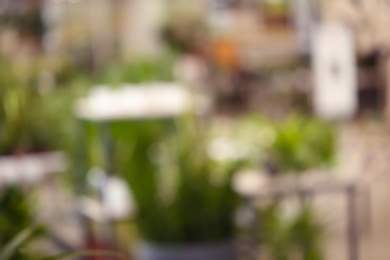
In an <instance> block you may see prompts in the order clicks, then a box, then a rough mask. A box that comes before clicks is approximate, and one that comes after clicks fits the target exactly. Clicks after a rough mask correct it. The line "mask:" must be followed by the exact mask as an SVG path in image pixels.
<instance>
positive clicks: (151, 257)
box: [136, 242, 236, 260]
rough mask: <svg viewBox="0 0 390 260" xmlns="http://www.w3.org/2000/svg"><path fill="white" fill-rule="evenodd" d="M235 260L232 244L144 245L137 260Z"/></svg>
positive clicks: (141, 246)
mask: <svg viewBox="0 0 390 260" xmlns="http://www.w3.org/2000/svg"><path fill="white" fill-rule="evenodd" d="M219 259H220V260H234V259H236V257H235V247H234V245H233V243H232V242H221V243H210V244H193V245H177V246H175V245H173V246H161V245H154V244H153V245H152V244H148V243H143V244H141V245H140V248H139V251H138V255H137V258H136V260H219Z"/></svg>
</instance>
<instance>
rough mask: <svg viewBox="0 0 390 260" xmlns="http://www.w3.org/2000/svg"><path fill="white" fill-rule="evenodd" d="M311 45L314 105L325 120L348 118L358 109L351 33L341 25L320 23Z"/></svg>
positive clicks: (353, 47) (353, 46)
mask: <svg viewBox="0 0 390 260" xmlns="http://www.w3.org/2000/svg"><path fill="white" fill-rule="evenodd" d="M313 43H314V45H313V71H314V83H315V86H314V106H315V111H316V113H317V115H319V116H320V117H322V118H325V119H349V118H351V117H353V116H354V115H355V113H356V111H357V108H358V98H357V68H356V67H357V65H356V58H355V57H356V56H355V45H354V41H353V37H352V34H351V32H350V30H348V28H347V27H345V26H343V25H342V24H324V25H321V26H320V27H319V28H318V29H317V30H316V32H315V35H314V42H313Z"/></svg>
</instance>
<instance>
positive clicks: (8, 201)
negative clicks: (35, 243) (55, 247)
mask: <svg viewBox="0 0 390 260" xmlns="http://www.w3.org/2000/svg"><path fill="white" fill-rule="evenodd" d="M1 192H2V193H1V195H0V230H1V232H0V233H1V236H0V248H3V247H7V246H6V245H8V243H9V241H12V239H13V238H14V237H16V236H17V235H18V233H19V232H20V230H23V229H26V228H28V227H29V226H30V225H31V223H32V212H31V209H30V206H29V203H30V201H29V200H28V198H27V196H26V195H25V194H24V193H23V191H22V190H20V189H19V188H17V187H7V188H5V189H4V190H2V191H1ZM26 232H27V233H28V234H24V235H23V237H25V238H24V239H22V240H23V242H24V240H32V239H35V238H37V237H38V236H39V235H40V234H41V233H42V232H43V228H42V227H41V226H37V227H34V232H33V234H30V231H26ZM18 241H19V240H18ZM15 243H16V244H15ZM15 243H13V244H10V247H11V248H10V249H9V250H4V251H2V253H1V254H0V259H1V260H2V259H3V257H5V256H8V257H7V258H4V259H10V260H33V259H36V258H34V257H36V255H35V254H32V253H31V252H30V255H26V254H25V253H24V247H23V246H24V243H22V241H20V242H15ZM11 255H12V257H11Z"/></svg>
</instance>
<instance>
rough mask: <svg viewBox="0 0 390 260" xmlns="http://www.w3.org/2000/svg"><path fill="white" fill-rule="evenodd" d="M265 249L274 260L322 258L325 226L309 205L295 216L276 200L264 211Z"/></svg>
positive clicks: (261, 232) (261, 223)
mask: <svg viewBox="0 0 390 260" xmlns="http://www.w3.org/2000/svg"><path fill="white" fill-rule="evenodd" d="M260 234H261V237H260V241H261V250H262V251H263V252H264V251H265V252H266V254H267V256H268V257H269V258H267V259H270V260H322V259H323V254H322V248H321V245H322V239H323V236H324V230H323V227H322V226H321V225H320V224H318V223H317V220H316V218H315V215H314V212H313V211H312V209H311V208H309V207H303V208H302V209H301V211H300V212H299V213H298V214H297V215H296V216H294V217H293V218H291V219H286V218H284V217H283V214H282V212H281V208H280V206H279V205H278V204H274V205H272V206H270V207H268V208H266V209H263V210H262V211H261V214H260Z"/></svg>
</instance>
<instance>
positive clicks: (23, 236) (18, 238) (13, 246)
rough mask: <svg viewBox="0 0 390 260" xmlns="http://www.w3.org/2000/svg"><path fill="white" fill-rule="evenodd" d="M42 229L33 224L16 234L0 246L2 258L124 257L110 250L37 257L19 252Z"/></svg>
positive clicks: (38, 259)
mask: <svg viewBox="0 0 390 260" xmlns="http://www.w3.org/2000/svg"><path fill="white" fill-rule="evenodd" d="M40 230H41V226H40V225H33V226H29V227H27V228H25V229H23V230H22V231H21V232H19V233H18V234H17V235H15V237H13V238H12V240H10V242H9V243H8V244H7V245H5V246H4V247H3V248H0V260H13V259H15V260H22V259H30V260H60V259H70V258H73V259H74V258H75V257H81V256H108V257H110V258H115V259H124V257H123V255H121V254H119V253H115V252H109V251H78V252H70V253H63V254H60V255H56V256H49V257H37V256H31V255H29V254H18V252H20V251H21V249H22V248H23V247H24V245H25V244H27V243H28V242H29V241H30V240H31V239H32V238H33V237H35V236H36V234H37V233H39V232H40Z"/></svg>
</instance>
